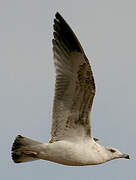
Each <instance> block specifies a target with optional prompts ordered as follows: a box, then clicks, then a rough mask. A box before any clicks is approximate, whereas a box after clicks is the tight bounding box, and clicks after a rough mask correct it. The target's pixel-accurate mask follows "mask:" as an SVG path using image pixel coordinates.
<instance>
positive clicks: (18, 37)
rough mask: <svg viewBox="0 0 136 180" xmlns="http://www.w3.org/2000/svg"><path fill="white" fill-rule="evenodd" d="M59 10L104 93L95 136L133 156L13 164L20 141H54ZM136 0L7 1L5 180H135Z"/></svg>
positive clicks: (2, 84) (2, 6)
mask: <svg viewBox="0 0 136 180" xmlns="http://www.w3.org/2000/svg"><path fill="white" fill-rule="evenodd" d="M57 11H59V12H60V13H61V14H62V16H63V17H64V18H65V19H66V21H67V22H68V23H69V25H70V26H71V27H72V29H73V30H74V32H75V33H76V35H77V37H78V38H79V40H80V42H81V44H82V46H83V48H84V50H85V52H86V55H87V57H88V58H89V59H90V63H91V66H92V68H93V72H94V78H95V82H96V88H97V93H96V97H95V101H94V105H93V110H92V127H93V136H94V137H97V138H99V139H100V143H101V144H102V145H106V146H112V147H116V148H119V149H120V151H122V152H124V153H128V154H130V156H131V160H130V161H129V160H125V159H118V160H114V161H111V162H108V163H105V164H102V165H98V166H87V167H67V166H63V165H59V164H55V163H51V162H47V161H42V160H40V161H35V162H30V163H25V164H14V163H13V161H12V160H11V154H10V150H11V146H12V143H13V141H14V139H15V136H16V135H18V134H21V135H23V136H27V137H30V138H32V139H37V140H39V141H43V142H47V141H48V139H49V138H50V128H51V119H52V105H53V96H54V84H55V70H54V65H53V58H52V57H53V53H52V38H53V35H52V33H53V18H54V16H55V13H56V12H57ZM135 69H136V1H135V0H86V1H77V0H75V1H73V0H69V1H64V0H59V1H51V0H39V1H36V0H22V1H21V0H12V1H11V0H5V1H4V0H3V1H1V2H0V122H1V123H0V154H1V155H0V179H4V180H5V179H6V180H8V179H14V180H18V179H19V180H24V179H29V180H31V179H32V180H37V179H51V180H52V179H54V180H69V179H77V180H82V179H87V180H88V179H91V180H99V179H102V180H108V179H110V180H114V179H117V180H128V179H129V180H135V179H136V160H135V158H136V141H135V138H136V127H135V126H136V118H135V116H136V83H135V82H136V70H135Z"/></svg>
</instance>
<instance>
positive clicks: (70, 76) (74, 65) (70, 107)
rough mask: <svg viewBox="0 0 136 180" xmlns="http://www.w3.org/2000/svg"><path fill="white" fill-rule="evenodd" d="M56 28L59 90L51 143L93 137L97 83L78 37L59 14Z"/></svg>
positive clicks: (55, 100) (56, 87)
mask: <svg viewBox="0 0 136 180" xmlns="http://www.w3.org/2000/svg"><path fill="white" fill-rule="evenodd" d="M53 27H54V33H53V34H54V39H53V41H52V42H53V53H54V63H55V68H56V86H55V98H54V107H53V123H52V131H51V135H52V138H51V140H50V142H54V141H58V140H62V139H65V138H69V137H72V136H73V135H74V136H76V135H77V136H88V135H89V136H90V135H91V129H90V119H89V118H90V116H89V114H90V111H91V107H92V103H93V98H94V95H95V83H94V78H93V73H92V70H91V67H90V64H89V61H88V59H87V57H86V55H85V53H84V50H83V48H82V47H81V44H80V42H79V41H78V39H77V37H76V36H75V34H74V33H73V31H72V30H71V28H70V27H69V25H68V24H67V23H66V21H65V20H64V19H63V18H62V16H61V15H60V14H59V13H56V18H55V19H54V26H53ZM80 131H81V132H80ZM73 133H74V134H73Z"/></svg>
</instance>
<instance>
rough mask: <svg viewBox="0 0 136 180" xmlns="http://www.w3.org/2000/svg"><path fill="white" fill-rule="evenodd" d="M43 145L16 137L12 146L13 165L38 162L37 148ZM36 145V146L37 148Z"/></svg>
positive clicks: (19, 136)
mask: <svg viewBox="0 0 136 180" xmlns="http://www.w3.org/2000/svg"><path fill="white" fill-rule="evenodd" d="M40 144H41V145H42V144H43V143H41V142H38V141H35V140H32V139H29V138H26V137H22V136H21V135H18V136H17V137H16V139H15V141H14V143H13V145H12V159H13V161H14V162H15V163H22V162H28V161H34V160H38V159H39V158H38V156H37V155H38V148H37V147H39V145H40ZM37 145H38V146H37Z"/></svg>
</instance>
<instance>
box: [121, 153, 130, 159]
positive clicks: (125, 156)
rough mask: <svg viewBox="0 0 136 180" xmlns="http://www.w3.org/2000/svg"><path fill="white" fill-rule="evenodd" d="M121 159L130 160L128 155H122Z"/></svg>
mask: <svg viewBox="0 0 136 180" xmlns="http://www.w3.org/2000/svg"><path fill="white" fill-rule="evenodd" d="M122 157H123V158H125V159H130V157H129V155H128V154H123V156H122Z"/></svg>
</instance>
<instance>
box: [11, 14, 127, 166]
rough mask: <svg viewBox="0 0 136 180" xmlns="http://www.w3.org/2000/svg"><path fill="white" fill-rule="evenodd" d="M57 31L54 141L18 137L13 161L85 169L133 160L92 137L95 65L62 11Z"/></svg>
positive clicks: (57, 21) (14, 146) (55, 24)
mask: <svg viewBox="0 0 136 180" xmlns="http://www.w3.org/2000/svg"><path fill="white" fill-rule="evenodd" d="M53 28H54V33H53V36H54V38H53V40H52V43H53V54H54V64H55V69H56V85H55V97H54V105H53V117H52V129H51V139H50V140H49V142H48V143H41V142H38V141H35V140H32V139H30V138H27V137H23V136H21V135H18V136H17V137H16V139H15V141H14V143H13V145H12V159H13V161H14V162H15V163H23V162H29V161H34V160H39V159H42V160H48V161H52V162H55V163H59V164H63V165H68V166H85V165H97V164H102V163H105V162H107V161H110V160H113V159H118V158H126V159H129V155H128V154H124V153H121V152H120V151H119V150H117V149H116V148H111V147H105V146H102V145H100V144H99V143H98V142H97V141H98V139H96V138H93V137H92V135H91V134H92V133H91V124H90V112H91V109H92V104H93V99H94V96H95V91H96V90H95V82H94V78H93V73H92V69H91V66H90V64H89V61H88V59H87V57H86V55H85V53H84V50H83V48H82V46H81V44H80V42H79V40H78V39H77V37H76V35H75V34H74V32H73V31H72V29H71V28H70V26H69V25H68V24H67V23H66V21H65V20H64V18H63V17H62V16H61V15H60V14H59V13H58V12H57V13H56V15H55V19H54V26H53Z"/></svg>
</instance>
